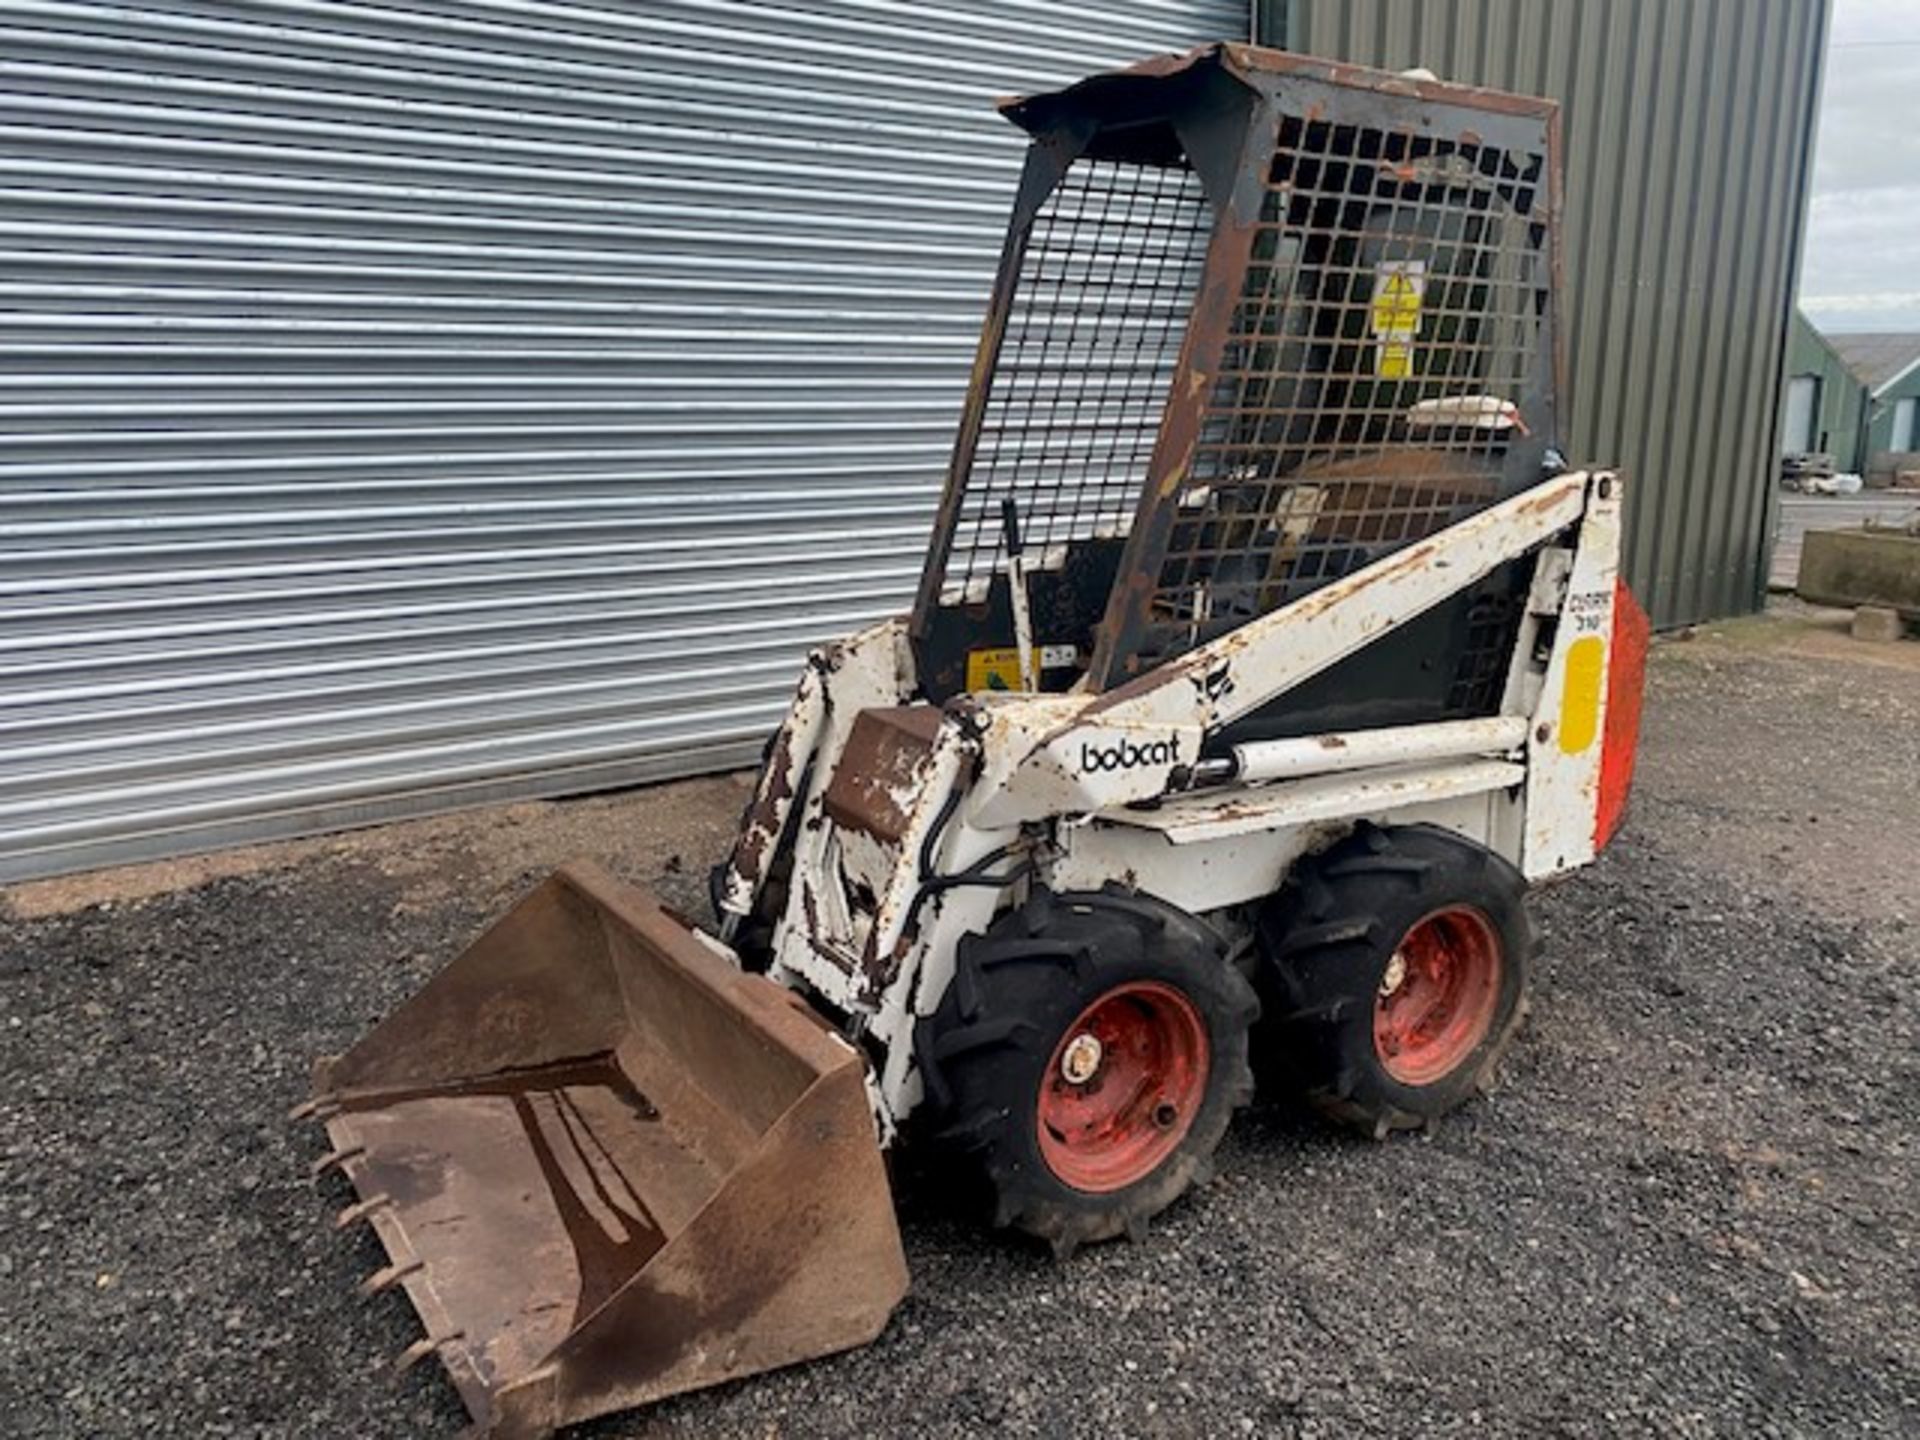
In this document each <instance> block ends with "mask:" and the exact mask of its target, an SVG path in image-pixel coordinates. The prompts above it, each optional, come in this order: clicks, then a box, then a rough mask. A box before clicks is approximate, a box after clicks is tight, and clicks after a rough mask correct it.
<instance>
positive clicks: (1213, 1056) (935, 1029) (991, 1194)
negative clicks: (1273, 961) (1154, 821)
mask: <svg viewBox="0 0 1920 1440" xmlns="http://www.w3.org/2000/svg"><path fill="white" fill-rule="evenodd" d="M1123 987H1125V988H1126V989H1127V993H1128V995H1129V996H1131V997H1138V996H1140V995H1147V996H1149V997H1151V996H1153V995H1162V996H1164V995H1166V994H1168V993H1169V992H1171V993H1172V994H1174V995H1176V996H1177V997H1178V999H1177V1000H1176V1001H1175V1002H1174V1003H1175V1008H1177V1009H1180V1013H1181V1014H1182V1015H1183V1016H1187V1017H1189V1018H1192V1017H1197V1019H1198V1021H1199V1022H1200V1026H1201V1027H1203V1028H1204V1034H1205V1041H1206V1043H1205V1051H1204V1053H1205V1056H1206V1065H1205V1071H1204V1073H1205V1079H1204V1088H1203V1089H1202V1088H1201V1086H1200V1084H1199V1083H1198V1082H1197V1081H1194V1082H1190V1083H1191V1084H1192V1088H1193V1091H1194V1092H1195V1093H1198V1094H1199V1095H1200V1099H1199V1100H1198V1103H1197V1104H1190V1106H1189V1109H1190V1111H1191V1119H1190V1120H1186V1121H1184V1123H1185V1126H1186V1128H1185V1132H1184V1134H1182V1135H1181V1136H1180V1137H1179V1139H1178V1141H1177V1143H1175V1142H1172V1140H1171V1136H1169V1141H1168V1143H1173V1144H1174V1148H1173V1149H1172V1150H1171V1152H1170V1153H1166V1154H1165V1155H1164V1156H1161V1157H1159V1158H1158V1159H1157V1160H1156V1161H1155V1162H1154V1163H1153V1166H1152V1168H1151V1170H1149V1171H1146V1172H1145V1173H1143V1174H1142V1175H1140V1177H1139V1178H1138V1179H1135V1180H1132V1181H1131V1182H1130V1183H1125V1184H1124V1185H1123V1186H1121V1187H1120V1188H1112V1189H1104V1190H1087V1189H1081V1188H1076V1187H1075V1186H1074V1185H1072V1184H1069V1183H1067V1181H1066V1180H1065V1179H1063V1178H1062V1176H1061V1174H1060V1173H1057V1172H1056V1169H1055V1165H1056V1164H1057V1163H1059V1162H1058V1161H1050V1160H1049V1159H1048V1149H1047V1147H1046V1146H1043V1142H1042V1138H1041V1124H1042V1116H1043V1113H1051V1112H1043V1100H1042V1086H1043V1083H1048V1082H1052V1081H1053V1080H1054V1077H1055V1075H1056V1073H1057V1067H1056V1064H1055V1060H1056V1053H1055V1052H1056V1051H1057V1050H1058V1049H1059V1048H1060V1047H1061V1046H1062V1045H1063V1044H1065V1043H1066V1042H1067V1040H1068V1039H1069V1038H1070V1037H1069V1035H1068V1033H1067V1032H1068V1031H1069V1029H1071V1028H1073V1027H1074V1025H1075V1022H1076V1021H1077V1020H1079V1019H1080V1018H1081V1017H1082V1016H1083V1014H1084V1013H1085V1012H1087V1011H1088V1009H1089V1007H1090V1006H1093V1005H1095V1004H1096V1003H1107V1004H1115V1003H1119V1004H1123V1005H1126V1004H1133V1003H1136V1001H1135V1000H1134V999H1128V1000H1124V1001H1117V1002H1116V1001H1113V1000H1112V999H1111V998H1110V997H1112V996H1113V993H1114V992H1115V991H1116V990H1118V989H1122V988H1123ZM1182 1002H1184V1007H1190V1008H1182ZM1109 1013H1111V1012H1109ZM1258 1014H1259V1001H1258V999H1257V998H1256V997H1255V994H1254V990H1253V987H1252V985H1251V984H1249V983H1248V981H1247V980H1246V978H1245V977H1244V976H1243V975H1241V974H1240V972H1239V971H1238V970H1236V969H1235V968H1234V967H1233V966H1232V965H1231V964H1229V963H1228V962H1227V960H1226V957H1225V944H1224V942H1223V941H1222V939H1221V938H1220V936H1219V935H1217V934H1216V933H1214V931H1213V930H1212V929H1211V928H1210V927H1209V926H1207V925H1206V924H1204V923H1203V922H1201V921H1199V920H1197V919H1195V918H1194V917H1193V916H1192V915H1189V914H1187V913H1186V912H1185V911H1183V910H1180V909H1178V908H1177V907H1175V906H1172V905H1168V904H1165V903H1164V902H1162V901H1159V900H1156V899H1153V898H1151V897H1149V896H1145V895H1138V894H1133V893H1129V892H1125V891H1122V890H1119V889H1118V888H1116V887H1108V888H1107V889H1105V890H1102V891H1099V892H1097V893H1074V894H1060V895H1055V894H1052V893H1050V892H1048V891H1044V890H1036V891H1035V892H1034V893H1033V895H1032V896H1031V897H1030V898H1029V899H1028V900H1027V901H1026V903H1024V904H1022V905H1020V906H1018V907H1016V908H1015V909H1013V910H1010V911H1007V912H1006V913H1005V914H1003V915H1001V916H1000V917H999V919H997V920H996V921H994V923H993V924H992V925H991V926H990V927H988V929H987V931H986V933H985V934H981V935H969V936H967V937H965V938H964V939H962V940H961V942H960V945H959V949H958V953H957V955H956V957H955V972H954V978H953V982H952V983H951V984H950V985H949V986H948V987H947V992H946V994H945V995H944V996H943V997H942V998H941V1002H940V1005H939V1007H938V1009H937V1010H936V1011H935V1012H934V1013H933V1014H932V1015H930V1016H928V1017H927V1018H926V1019H925V1020H923V1021H921V1022H920V1027H919V1031H918V1034H917V1036H916V1048H917V1051H918V1058H919V1063H920V1071H921V1076H922V1079H923V1081H924V1083H925V1086H926V1105H925V1115H926V1118H927V1120H928V1121H929V1122H930V1125H931V1138H932V1140H933V1143H935V1144H936V1145H938V1146H939V1147H940V1150H941V1153H942V1155H943V1156H944V1158H945V1159H946V1160H947V1161H949V1162H950V1163H951V1166H952V1168H954V1169H957V1170H958V1171H960V1172H961V1176H960V1178H962V1179H963V1180H965V1181H971V1182H973V1183H974V1184H975V1185H977V1186H978V1187H979V1188H981V1189H982V1190H984V1198H985V1199H986V1200H987V1202H988V1204H989V1205H990V1207H991V1213H992V1215H993V1222H994V1224H996V1225H1000V1226H1014V1227H1016V1228H1018V1229H1021V1230H1024V1231H1026V1232H1027V1233H1028V1234H1031V1235H1035V1236H1038V1237H1039V1238H1041V1239H1043V1240H1046V1241H1047V1242H1049V1243H1050V1244H1051V1245H1052V1246H1053V1247H1054V1252H1055V1254H1056V1255H1061V1256H1064V1255H1066V1254H1070V1253H1071V1252H1072V1250H1073V1249H1074V1247H1076V1246H1078V1245H1081V1244H1085V1243H1089V1242H1092V1241H1097V1240H1106V1239H1111V1238H1113V1237H1114V1236H1117V1235H1122V1234H1125V1235H1129V1236H1132V1237H1134V1238H1136V1239H1137V1238H1140V1237H1141V1236H1143V1235H1144V1234H1145V1233H1146V1225H1147V1222H1148V1220H1150V1219H1151V1218H1152V1217H1153V1216H1155V1215H1157V1214H1158V1213H1159V1212H1160V1211H1162V1210H1164V1209H1165V1208H1166V1207H1167V1206H1168V1205H1170V1204H1172V1203H1173V1201H1174V1200H1176V1199H1178V1198H1179V1197H1180V1196H1181V1195H1182V1194H1183V1193H1185V1192H1186V1190H1187V1189H1188V1188H1189V1187H1190V1186H1192V1185H1195V1184H1204V1183H1205V1181H1206V1180H1207V1179H1208V1178H1209V1177H1210V1176H1211V1174H1212V1155H1213V1152H1214V1149H1215V1148H1216V1147H1217V1146H1218V1145H1219V1143H1220V1137H1221V1136H1222V1135H1224V1134H1225V1133H1226V1128H1227V1122H1228V1121H1229V1120H1230V1119H1231V1118H1232V1116H1233V1112H1234V1110H1235V1109H1237V1108H1238V1107H1239V1106H1241V1105H1244V1104H1245V1103H1246V1102H1247V1101H1248V1100H1249V1099H1250V1098H1252V1094H1253V1072H1252V1070H1251V1068H1250V1067H1249V1065H1248V1063H1247V1051H1248V1031H1249V1028H1250V1026H1251V1025H1252V1022H1253V1020H1254V1019H1255V1017H1256V1016H1257V1015H1258ZM1183 1023H1184V1022H1183ZM1199 1028H1200V1027H1195V1028H1194V1032H1193V1033H1195V1034H1197V1033H1199ZM1116 1063H1119V1062H1118V1061H1116ZM1059 1083H1060V1084H1061V1085H1062V1086H1064V1085H1065V1084H1066V1081H1065V1079H1064V1076H1063V1077H1062V1078H1061V1080H1060V1082H1059ZM1076 1093H1078V1094H1083V1095H1084V1094H1091V1093H1097V1088H1096V1083H1095V1080H1094V1079H1089V1080H1088V1081H1087V1082H1086V1083H1085V1084H1084V1085H1083V1086H1081V1087H1077V1089H1076ZM1146 1093H1147V1092H1146V1091H1145V1090H1144V1089H1143V1090H1140V1091H1139V1092H1138V1094H1139V1095H1140V1096H1144V1095H1145V1094H1146ZM1139 1103H1140V1104H1144V1103H1147V1102H1145V1101H1144V1100H1142V1101H1140V1102H1139ZM1163 1112H1165V1113H1167V1114H1168V1115H1169V1117H1170V1118H1169V1119H1167V1120H1164V1121H1163V1120H1161V1119H1160V1118H1159V1117H1160V1115H1161V1114H1162V1113H1163ZM1128 1113H1134V1114H1137V1113H1139V1110H1138V1105H1137V1104H1135V1105H1133V1107H1132V1108H1131V1109H1130V1110H1129V1112H1128ZM1152 1113H1153V1115H1154V1117H1155V1118H1154V1123H1155V1124H1158V1125H1162V1126H1164V1127H1165V1128H1167V1129H1169V1130H1171V1129H1172V1127H1173V1125H1174V1123H1175V1121H1174V1120H1173V1119H1172V1118H1171V1116H1172V1115H1173V1114H1174V1107H1172V1106H1171V1105H1164V1106H1163V1105H1161V1104H1159V1103H1158V1102H1157V1101H1155V1102H1153V1109H1152ZM1133 1128H1134V1130H1135V1132H1136V1133H1137V1132H1138V1131H1139V1129H1140V1127H1139V1126H1138V1125H1135V1126H1134V1127H1133ZM1064 1143H1065V1142H1064V1140H1063V1138H1062V1136H1061V1135H1060V1133H1059V1132H1058V1131H1056V1132H1054V1133H1053V1135H1052V1139H1051V1141H1050V1142H1049V1144H1051V1145H1053V1146H1054V1147H1055V1148H1054V1153H1056V1154H1057V1153H1058V1147H1059V1146H1060V1145H1062V1144H1064ZM1153 1143H1159V1142H1153ZM1143 1158H1144V1157H1143Z"/></svg>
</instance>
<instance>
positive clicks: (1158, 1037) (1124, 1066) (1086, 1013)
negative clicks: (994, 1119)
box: [1037, 980, 1210, 1194]
mask: <svg viewBox="0 0 1920 1440" xmlns="http://www.w3.org/2000/svg"><path fill="white" fill-rule="evenodd" d="M1209 1058H1210V1057H1209V1046H1208V1039H1207V1027H1206V1021H1205V1020H1204V1019H1203V1018H1202V1017H1201V1014H1200V1011H1199V1009H1198V1008H1197V1007H1196V1006H1195V1005H1194V1003H1193V1001H1192V1000H1190V999H1188V998H1187V996H1186V995H1185V994H1184V993H1183V992H1182V991H1180V990H1179V989H1177V988H1176V987H1175V986H1172V985H1169V984H1165V983H1163V982H1161V981H1157V980H1136V981H1131V982H1128V983H1126V984H1123V985H1116V986H1115V987H1114V988H1113V989H1111V990H1109V991H1107V993H1106V994H1104V995H1102V996H1101V997H1100V998H1099V999H1097V1000H1095V1001H1094V1002H1093V1003H1092V1004H1091V1005H1089V1006H1087V1008H1086V1009H1085V1010H1083V1011H1081V1012H1080V1015H1079V1016H1078V1017H1077V1018H1076V1019H1075V1020H1074V1022H1073V1024H1071V1025H1069V1026H1068V1027H1067V1028H1066V1030H1065V1032H1064V1033H1063V1035H1062V1037H1061V1040H1060V1043H1059V1045H1058V1046H1056V1047H1055V1049H1054V1052H1053V1058H1052V1061H1051V1063H1049V1064H1048V1066H1047V1069H1046V1070H1045V1072H1044V1073H1043V1076H1042V1079H1041V1082H1040V1094H1039V1097H1038V1099H1039V1105H1038V1115H1037V1119H1038V1122H1039V1123H1038V1139H1039V1142H1040V1154H1041V1157H1042V1159H1044V1160H1045V1161H1046V1164H1047V1168H1048V1169H1050V1170H1051V1171H1052V1172H1053V1173H1054V1175H1055V1176H1056V1177H1057V1178H1058V1179H1059V1180H1060V1181H1061V1183H1062V1184H1065V1185H1068V1186H1070V1187H1072V1188H1073V1189H1075V1190H1081V1191H1086V1192H1088V1193H1091V1194H1104V1193H1107V1192H1110V1191H1114V1190H1124V1189H1125V1188H1126V1187H1127V1186H1129V1185H1132V1184H1134V1183H1136V1182H1138V1181H1140V1180H1143V1179H1145V1178H1146V1177H1147V1176H1148V1175H1151V1174H1152V1173H1153V1172H1154V1170H1155V1169H1157V1168H1158V1167H1159V1165H1160V1164H1161V1163H1162V1162H1163V1161H1164V1160H1166V1158H1167V1157H1168V1156H1169V1155H1171V1154H1172V1153H1173V1152H1174V1150H1175V1149H1176V1148H1178V1146H1179V1144H1180V1142H1181V1141H1182V1140H1184V1139H1185V1138H1186V1135H1187V1132H1188V1131H1189V1130H1190V1129H1192V1127H1193V1122H1194V1119H1195V1118H1196V1117H1197V1116H1198V1114H1199V1112H1200V1107H1201V1102H1202V1101H1203V1100H1204V1099H1205V1097H1206V1093H1207V1071H1208V1065H1209Z"/></svg>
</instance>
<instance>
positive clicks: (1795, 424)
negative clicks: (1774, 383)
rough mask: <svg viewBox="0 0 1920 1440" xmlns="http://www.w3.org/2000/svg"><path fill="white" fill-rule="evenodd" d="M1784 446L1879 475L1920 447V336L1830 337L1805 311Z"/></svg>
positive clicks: (1790, 357)
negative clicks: (1918, 422) (1814, 323)
mask: <svg viewBox="0 0 1920 1440" xmlns="http://www.w3.org/2000/svg"><path fill="white" fill-rule="evenodd" d="M1782 395H1783V399H1782V403H1781V420H1780V449H1781V452H1782V453H1783V454H1787V455H1804V454H1815V453H1824V454H1828V455H1831V456H1833V463H1834V468H1835V469H1836V470H1841V471H1852V472H1855V473H1859V474H1864V475H1867V476H1869V478H1870V479H1877V478H1880V477H1882V476H1887V475H1891V474H1892V473H1893V472H1894V471H1896V470H1899V469H1920V458H1916V460H1915V462H1914V463H1913V464H1912V465H1901V464H1899V463H1898V462H1896V461H1895V460H1894V459H1893V458H1892V457H1894V456H1900V455H1912V454H1914V452H1915V450H1916V448H1917V447H1920V424H1917V423H1916V422H1917V421H1920V415H1916V411H1920V334H1915V333H1912V332H1896V333H1888V334H1849V335H1823V334H1821V333H1820V331H1818V330H1817V329H1815V328H1814V326H1813V324H1812V322H1810V321H1809V320H1808V319H1807V318H1806V316H1804V315H1802V314H1801V313H1800V312H1799V311H1798V310H1796V311H1795V312H1794V315H1793V327H1792V330H1791V333H1790V334H1789V336H1788V341H1787V383H1786V387H1785V389H1784V390H1783V392H1782Z"/></svg>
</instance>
